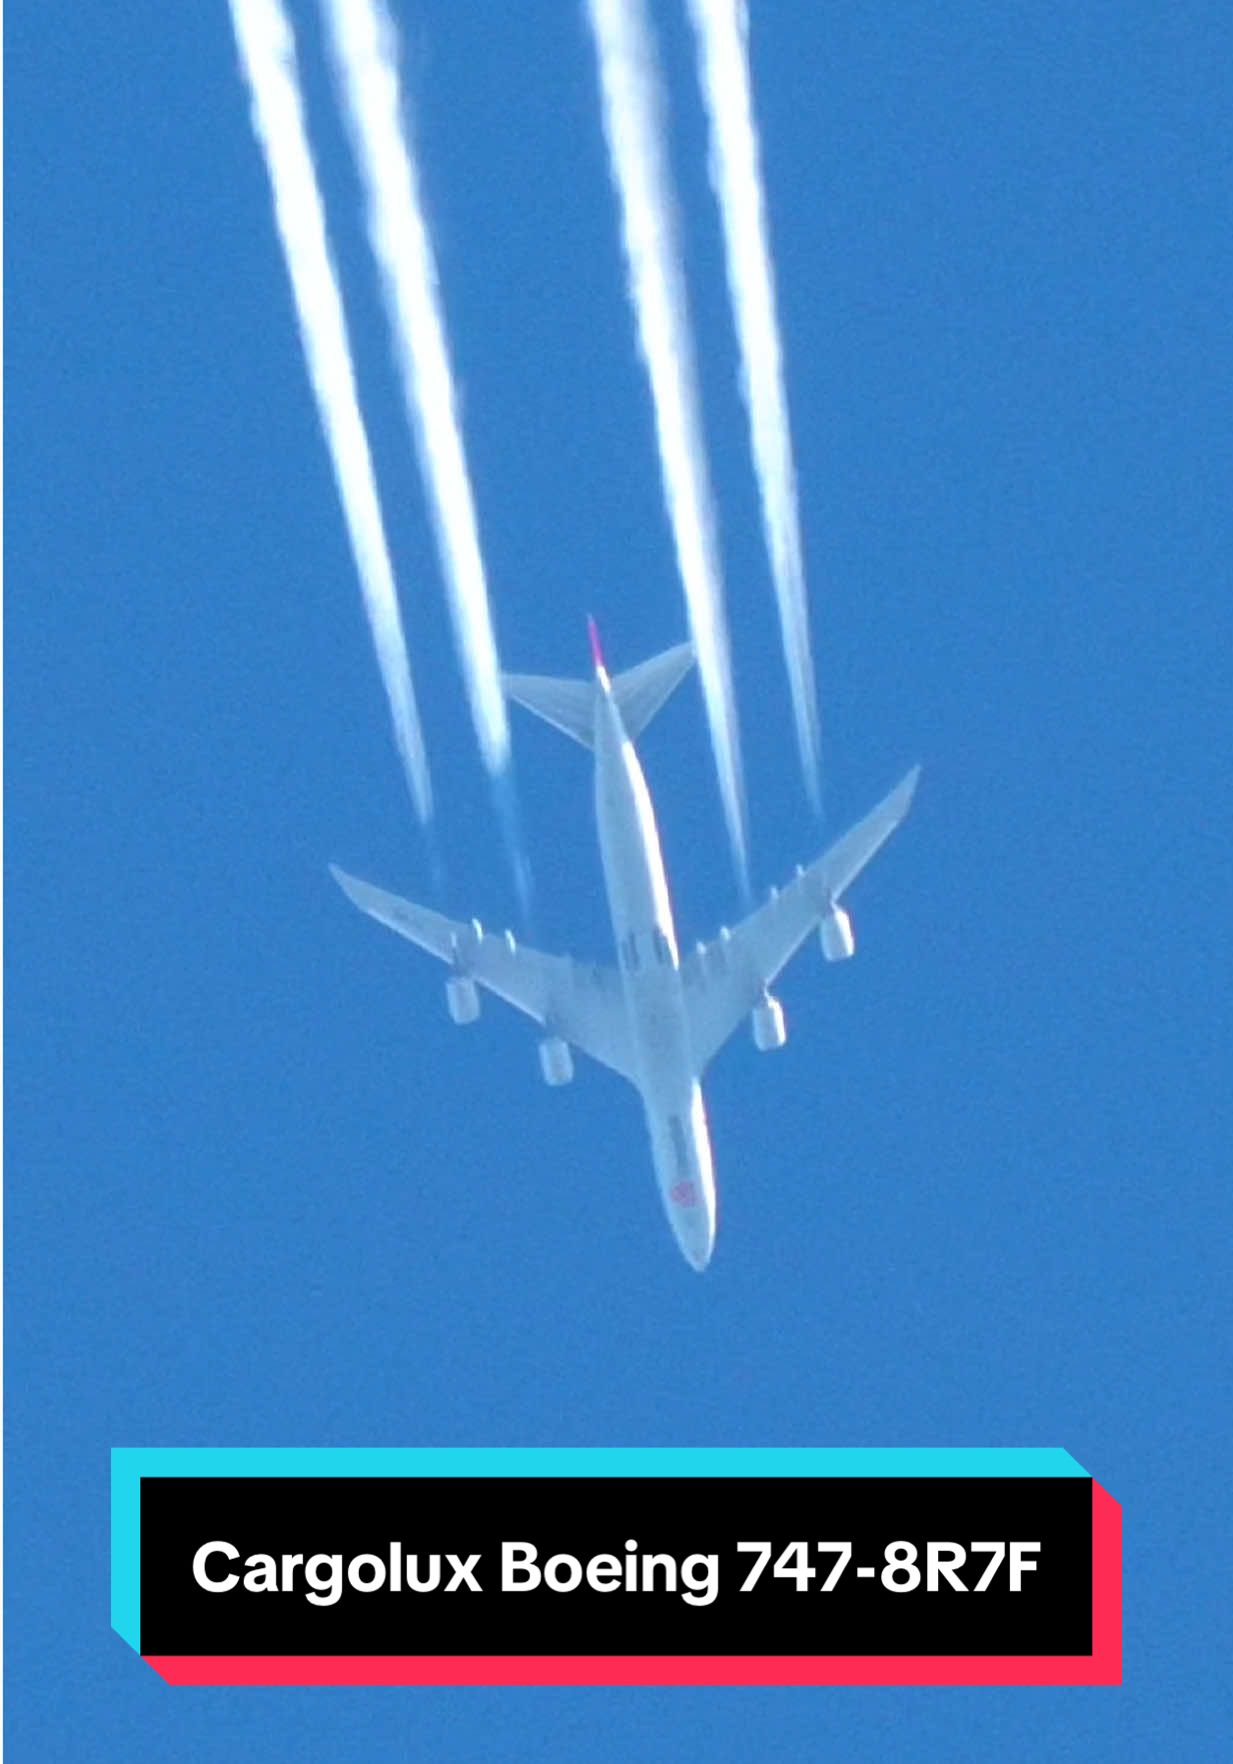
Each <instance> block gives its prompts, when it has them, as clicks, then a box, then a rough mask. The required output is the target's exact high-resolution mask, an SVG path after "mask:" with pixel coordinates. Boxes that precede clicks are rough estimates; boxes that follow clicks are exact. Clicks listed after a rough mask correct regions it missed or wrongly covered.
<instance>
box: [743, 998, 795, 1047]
mask: <svg viewBox="0 0 1233 1764" xmlns="http://www.w3.org/2000/svg"><path fill="white" fill-rule="evenodd" d="M750 1021H751V1023H752V1024H753V1038H754V1046H755V1047H756V1048H757V1050H758V1052H759V1053H770V1052H771V1050H772V1049H773V1048H777V1047H782V1046H783V1044H784V1042H785V1041H786V1040H787V1039H788V1031H787V1028H786V1027H785V1025H784V1020H783V1006H782V1005H781V1004H780V1002H779V1000H778V999H777V998H772V996H771V994H770V993H769V992H764V993H763V994H762V997H761V999H760V1000H759V1002H758V1003H757V1004H756V1005H755V1006H754V1009H753V1016H752V1017H751V1019H750Z"/></svg>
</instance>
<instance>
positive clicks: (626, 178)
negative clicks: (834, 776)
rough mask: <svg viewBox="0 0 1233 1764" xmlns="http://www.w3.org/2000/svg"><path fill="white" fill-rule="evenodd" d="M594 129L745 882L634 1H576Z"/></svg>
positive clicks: (646, 45) (713, 566)
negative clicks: (598, 110)
mask: <svg viewBox="0 0 1233 1764" xmlns="http://www.w3.org/2000/svg"><path fill="white" fill-rule="evenodd" d="M587 4H588V11H589V13H590V19H591V28H592V31H593V34H594V37H595V45H596V50H597V53H598V57H599V75H600V88H601V93H602V97H603V111H604V131H605V134H606V136H607V141H608V152H609V157H610V159H611V162H612V176H613V182H614V183H615V185H616V189H617V193H618V195H619V197H620V203H621V216H622V229H623V233H624V239H625V255H626V259H627V262H628V266H629V288H630V298H631V300H632V302H633V306H634V310H635V313H636V315H637V322H638V338H639V344H640V347H641V350H642V356H643V360H644V361H645V363H646V369H647V374H648V376H649V378H650V382H651V397H652V400H653V403H654V406H655V428H656V433H657V436H658V440H659V457H660V468H661V472H662V475H663V483H664V494H665V498H666V501H667V504H668V513H669V517H670V519H671V522H672V531H673V536H674V538H675V541H676V552H677V562H678V565H679V568H680V572H681V580H682V583H683V584H684V589H685V601H686V605H687V607H688V610H689V620H690V626H691V629H692V634H693V639H694V647H695V649H696V651H697V655H698V669H699V673H700V674H701V677H702V690H703V695H704V698H705V701H706V711H707V718H708V721H709V723H710V729H711V742H712V745H713V747H714V750H715V761H716V765H717V767H718V770H719V786H720V795H721V797H722V800H723V807H724V816H725V818H726V820H727V823H728V834H729V837H730V839H731V842H732V850H733V854H734V857H735V860H736V865H737V870H738V874H739V877H740V880H741V882H742V885H744V886H746V887H747V886H748V860H747V855H746V834H745V795H744V786H743V783H742V778H741V756H740V741H739V735H738V731H737V717H736V698H735V694H734V692H733V688H732V665H731V659H730V655H729V648H728V633H727V622H726V617H725V613H724V601H723V584H722V580H721V576H720V569H719V558H718V547H717V544H716V539H715V517H714V513H713V509H712V503H711V491H710V483H709V478H708V473H707V465H706V453H705V448H704V446H703V440H702V428H701V423H700V420H699V415H698V395H697V388H696V376H695V371H694V358H693V347H692V342H691V336H690V329H689V315H688V310H687V305H686V298H685V282H684V275H683V272H682V268H681V256H680V248H679V245H678V243H677V237H676V226H675V220H674V214H673V207H672V198H671V192H670V183H669V178H668V172H667V166H666V163H665V153H664V146H663V139H662V127H661V118H660V95H659V78H658V72H657V68H656V63H655V50H654V45H653V43H652V40H651V36H650V29H649V26H648V23H647V17H646V12H645V9H644V7H643V4H642V0H587Z"/></svg>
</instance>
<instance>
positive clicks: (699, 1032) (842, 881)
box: [681, 766, 920, 1073]
mask: <svg viewBox="0 0 1233 1764" xmlns="http://www.w3.org/2000/svg"><path fill="white" fill-rule="evenodd" d="M919 776H920V767H919V766H916V767H914V768H913V770H912V771H910V772H909V773H908V775H907V777H906V778H904V780H903V781H902V783H900V784H898V785H896V787H895V789H894V790H892V791H891V793H890V795H889V796H886V797H884V798H883V800H882V801H881V802H880V803H879V804H878V806H877V808H875V809H874V810H872V812H871V813H870V814H868V815H866V816H865V819H864V820H863V821H859V822H858V823H857V825H856V826H855V827H853V828H851V830H850V831H849V832H847V833H845V834H844V836H843V838H842V839H840V840H838V841H837V842H836V843H835V844H834V845H832V846H831V848H830V850H829V851H828V852H826V853H824V855H823V856H822V857H820V858H818V860H817V861H816V863H813V864H810V866H809V868H808V869H804V870H798V871H797V873H796V875H795V876H794V877H793V879H792V881H791V882H789V883H788V885H787V887H786V888H782V889H780V890H779V891H778V893H775V894H772V895H771V897H770V899H769V900H767V901H766V902H765V903H764V904H763V905H762V906H760V907H759V908H758V909H757V911H756V912H753V913H751V914H750V915H749V917H748V918H747V919H745V920H743V921H742V922H741V924H739V925H737V926H736V927H735V928H734V929H733V930H732V931H731V932H729V933H728V935H727V936H726V937H724V936H723V935H722V934H721V936H719V937H717V938H716V939H715V940H714V941H713V942H712V943H708V944H705V945H703V947H702V948H701V949H699V950H697V951H695V953H694V954H693V955H691V956H687V957H686V959H685V960H684V961H683V962H682V963H681V979H682V982H683V984H684V989H685V1006H686V1012H687V1015H688V1019H689V1032H690V1040H691V1044H692V1048H693V1054H694V1061H695V1064H696V1067H697V1070H698V1072H699V1073H701V1072H702V1071H703V1070H704V1069H705V1067H706V1066H707V1065H708V1064H709V1063H710V1061H711V1060H712V1059H713V1058H714V1057H715V1055H716V1054H717V1053H718V1052H719V1049H720V1048H721V1047H722V1046H723V1044H724V1042H725V1041H727V1039H728V1037H729V1036H730V1035H731V1034H732V1032H733V1030H734V1029H736V1028H737V1026H738V1025H739V1024H740V1022H741V1020H742V1019H743V1018H744V1017H747V1016H748V1015H749V1013H750V1012H751V1011H752V1010H753V1008H754V1006H755V1005H756V1004H757V1002H758V1000H759V999H760V998H761V996H762V992H763V988H764V987H767V986H769V985H770V984H771V982H772V981H773V980H774V979H775V978H776V976H777V975H778V974H779V973H780V971H781V970H782V969H783V968H784V967H786V965H787V963H788V962H789V961H790V960H791V959H792V957H793V956H794V955H795V954H796V952H797V950H798V949H799V948H800V946H801V944H802V943H803V942H804V941H805V939H806V937H808V935H809V933H810V932H811V931H812V930H814V929H815V927H816V926H818V925H819V924H820V923H821V921H822V920H823V919H824V918H825V916H826V914H827V913H828V912H829V910H830V908H831V906H832V905H833V904H834V903H835V902H837V901H838V900H839V898H840V896H841V895H842V894H843V892H844V890H845V889H846V888H848V887H850V885H851V884H852V883H853V882H854V881H855V880H856V878H857V876H859V875H860V873H861V871H862V870H863V869H864V867H865V865H866V864H867V863H868V862H869V860H870V858H872V857H873V856H874V854H875V852H877V851H879V850H880V849H881V847H882V846H883V845H884V844H885V843H886V841H887V840H888V839H889V838H890V836H891V834H892V833H893V832H894V830H895V828H896V827H897V826H898V825H899V823H900V821H902V819H903V817H904V816H905V815H906V814H907V812H908V808H909V806H910V805H911V801H912V797H913V794H914V792H915V790H916V781H917V779H918V777H919Z"/></svg>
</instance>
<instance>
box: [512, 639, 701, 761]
mask: <svg viewBox="0 0 1233 1764" xmlns="http://www.w3.org/2000/svg"><path fill="white" fill-rule="evenodd" d="M693 660H694V652H693V647H692V645H691V644H688V643H678V644H677V645H676V647H675V648H674V649H666V650H664V652H663V654H662V655H653V656H652V657H651V658H650V660H649V661H644V662H640V663H639V664H638V666H637V667H636V668H629V669H628V670H627V671H626V672H625V673H623V674H618V675H617V676H616V677H615V679H614V680H613V681H612V696H613V697H614V698H615V700H616V702H617V708H618V709H619V710H620V713H621V721H622V722H623V723H624V725H625V732H626V734H627V735H628V736H629V738H630V740H631V741H636V740H637V738H638V736H639V735H641V733H642V731H643V730H644V729H645V728H646V726H647V724H648V723H649V722H650V721H651V719H652V717H653V716H654V715H655V713H656V711H658V710H659V709H660V707H661V705H663V704H664V703H665V702H666V700H667V699H668V698H669V697H670V696H671V695H672V693H673V692H674V691H675V690H676V688H677V687H678V686H679V685H680V683H681V681H682V680H683V679H684V678H685V675H686V674H687V673H688V672H689V669H690V668H691V667H692V666H693ZM501 681H502V684H503V686H504V687H505V691H506V693H507V695H508V696H509V697H510V698H512V699H514V701H515V702H516V703H517V704H520V705H522V706H523V707H524V708H525V709H526V710H529V711H534V713H535V715H536V716H537V717H542V718H543V720H544V722H546V723H551V724H552V726H553V728H554V729H559V730H560V731H561V733H562V734H563V735H568V736H569V737H570V739H571V740H573V741H577V742H579V743H580V744H581V745H582V746H583V747H593V746H594V745H595V693H596V690H597V688H596V685H595V683H594V681H591V680H558V679H554V678H553V677H552V676H550V675H547V674H503V675H502V676H501Z"/></svg>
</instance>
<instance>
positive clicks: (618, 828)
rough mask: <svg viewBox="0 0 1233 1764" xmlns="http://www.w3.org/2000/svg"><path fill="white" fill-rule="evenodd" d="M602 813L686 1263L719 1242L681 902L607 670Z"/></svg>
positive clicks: (672, 1217)
mask: <svg viewBox="0 0 1233 1764" xmlns="http://www.w3.org/2000/svg"><path fill="white" fill-rule="evenodd" d="M596 677H597V682H598V685H599V691H598V692H597V693H596V704H595V813H596V820H597V822H598V825H599V845H600V852H601V855H602V857H603V865H604V881H605V883H606V885H607V890H608V904H609V907H610V909H611V913H612V928H613V932H614V935H615V937H616V949H617V965H618V967H619V969H620V973H621V980H622V983H623V986H624V991H625V1002H626V1009H627V1010H628V1013H629V1027H630V1033H631V1037H632V1040H633V1044H634V1047H635V1049H636V1058H637V1064H638V1088H639V1091H640V1092H641V1095H642V1102H643V1107H644V1108H645V1110H646V1119H647V1128H648V1131H649V1132H650V1136H651V1148H652V1151H653V1153H654V1158H655V1173H656V1177H657V1179H658V1182H659V1191H660V1194H661V1195H662V1196H663V1202H664V1207H665V1210H666V1211H667V1214H668V1220H669V1223H670V1224H671V1226H672V1229H673V1232H674V1233H675V1235H676V1240H677V1242H678V1243H679V1245H680V1247H681V1250H682V1251H683V1253H684V1255H685V1258H686V1260H687V1261H688V1262H690V1263H691V1264H692V1266H693V1267H695V1268H697V1269H702V1268H705V1267H706V1265H707V1263H708V1262H709V1261H710V1259H711V1251H712V1249H713V1248H714V1245H715V1215H716V1209H715V1174H714V1168H713V1163H712V1159H711V1140H710V1134H709V1133H708V1131H707V1124H706V1110H705V1108H704V1106H703V1101H702V1091H701V1089H700V1087H699V1085H698V1080H697V1075H696V1071H695V1066H694V1060H693V1055H692V1051H691V1049H690V1045H689V1028H688V1022H687V1019H686V1015H685V1004H684V998H683V995H682V990H681V970H680V959H679V956H678V953H677V944H676V931H675V929H674V927H673V923H672V904H671V902H670V900H669V898H668V881H667V877H666V876H665V874H664V860H663V853H662V852H661V850H660V846H659V831H658V828H657V827H656V825H655V812H654V810H653V808H652V807H651V797H650V793H649V791H648V790H647V786H646V779H645V778H644V777H643V774H642V767H641V765H640V764H639V762H638V755H637V753H636V752H635V751H634V745H633V743H632V741H631V740H630V739H629V736H628V735H627V734H626V732H625V728H624V725H623V724H622V721H621V713H620V711H619V710H618V708H617V704H616V701H615V699H614V698H613V697H612V694H611V692H610V690H609V681H608V676H607V674H606V673H605V672H604V670H603V669H602V668H600V669H598V670H597V676H596Z"/></svg>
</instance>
